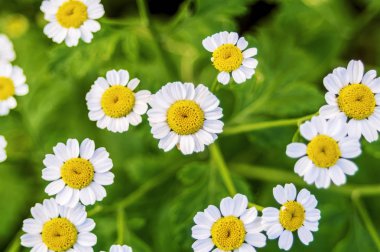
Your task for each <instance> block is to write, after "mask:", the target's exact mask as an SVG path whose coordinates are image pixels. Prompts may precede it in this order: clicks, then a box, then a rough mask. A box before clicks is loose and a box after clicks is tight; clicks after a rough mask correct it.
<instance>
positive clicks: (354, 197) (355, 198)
mask: <svg viewBox="0 0 380 252" xmlns="http://www.w3.org/2000/svg"><path fill="white" fill-rule="evenodd" d="M352 201H353V202H354V203H355V205H356V208H357V209H358V212H359V215H360V217H361V218H362V220H363V222H364V225H365V227H366V228H367V231H368V232H369V234H370V236H371V238H372V240H373V242H374V243H375V245H376V247H377V249H378V250H380V238H379V235H378V234H377V231H376V228H375V226H374V224H373V222H372V220H371V218H370V216H369V214H368V212H367V210H366V208H365V207H364V204H363V202H362V201H361V199H360V194H359V193H353V194H352Z"/></svg>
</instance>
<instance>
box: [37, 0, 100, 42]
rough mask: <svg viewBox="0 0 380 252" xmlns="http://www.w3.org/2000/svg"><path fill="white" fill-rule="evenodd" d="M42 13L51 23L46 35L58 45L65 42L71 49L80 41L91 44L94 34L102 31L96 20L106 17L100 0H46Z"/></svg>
mask: <svg viewBox="0 0 380 252" xmlns="http://www.w3.org/2000/svg"><path fill="white" fill-rule="evenodd" d="M41 11H42V12H43V13H44V14H45V19H46V20H47V21H48V22H49V24H47V25H46V26H45V28H44V33H45V34H46V35H47V36H48V37H49V38H51V39H53V41H54V42H56V43H58V44H60V43H62V42H63V41H65V42H66V45H67V46H69V47H72V46H77V45H78V43H79V39H82V40H83V41H84V42H86V43H90V42H91V40H92V38H93V37H94V35H93V33H95V32H97V31H99V30H100V24H99V22H98V21H95V20H96V19H99V18H101V17H102V16H103V15H104V7H103V5H102V4H101V3H100V0H45V1H43V2H42V5H41Z"/></svg>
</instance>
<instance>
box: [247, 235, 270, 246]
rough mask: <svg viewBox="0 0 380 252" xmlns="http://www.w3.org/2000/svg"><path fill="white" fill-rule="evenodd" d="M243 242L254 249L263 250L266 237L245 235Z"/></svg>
mask: <svg viewBox="0 0 380 252" xmlns="http://www.w3.org/2000/svg"><path fill="white" fill-rule="evenodd" d="M245 240H246V241H247V242H248V243H249V244H251V245H252V246H254V247H256V248H263V247H265V245H266V237H265V235H263V234H262V233H257V234H246V236H245Z"/></svg>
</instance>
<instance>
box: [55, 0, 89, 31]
mask: <svg viewBox="0 0 380 252" xmlns="http://www.w3.org/2000/svg"><path fill="white" fill-rule="evenodd" d="M56 18H57V20H58V22H59V23H60V24H61V25H62V26H63V27H65V28H79V27H81V26H82V24H83V23H84V22H85V21H86V20H87V19H88V14H87V6H86V5H85V4H84V3H83V2H81V1H77V0H70V1H68V2H65V3H64V4H62V5H61V6H60V7H59V9H58V12H57V14H56Z"/></svg>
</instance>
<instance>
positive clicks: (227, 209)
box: [220, 197, 237, 217]
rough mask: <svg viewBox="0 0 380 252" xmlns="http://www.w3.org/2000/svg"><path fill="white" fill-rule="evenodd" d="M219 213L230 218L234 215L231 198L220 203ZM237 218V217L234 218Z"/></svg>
mask: <svg viewBox="0 0 380 252" xmlns="http://www.w3.org/2000/svg"><path fill="white" fill-rule="evenodd" d="M220 211H221V212H222V214H223V216H230V215H233V213H234V201H233V199H232V198H231V197H226V198H224V199H222V201H221V202H220ZM236 217H237V216H236Z"/></svg>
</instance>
